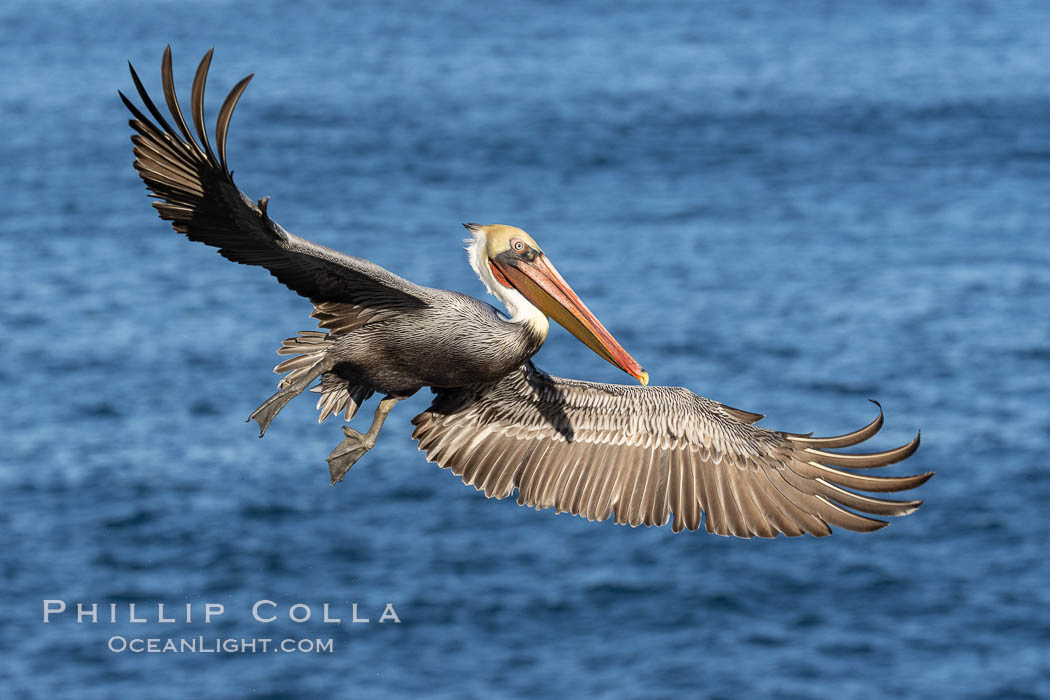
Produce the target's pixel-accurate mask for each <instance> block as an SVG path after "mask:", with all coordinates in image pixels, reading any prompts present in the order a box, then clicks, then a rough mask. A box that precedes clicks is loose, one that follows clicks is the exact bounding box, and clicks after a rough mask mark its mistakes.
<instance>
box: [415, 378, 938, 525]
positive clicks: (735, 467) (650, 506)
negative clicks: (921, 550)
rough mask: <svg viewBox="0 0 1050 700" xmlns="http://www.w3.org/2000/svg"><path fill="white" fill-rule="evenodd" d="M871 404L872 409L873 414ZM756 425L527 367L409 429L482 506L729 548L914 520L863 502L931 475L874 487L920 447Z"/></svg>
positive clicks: (688, 399)
mask: <svg viewBox="0 0 1050 700" xmlns="http://www.w3.org/2000/svg"><path fill="white" fill-rule="evenodd" d="M876 405H877V404H876ZM760 417H761V416H759V414H755V413H750V412H747V411H740V410H739V409H734V408H730V407H728V406H724V405H722V404H719V403H717V402H714V401H711V400H709V399H705V398H703V397H701V396H697V395H696V394H694V393H692V392H691V391H688V390H687V389H682V388H676V387H652V386H650V387H637V386H620V385H613V384H595V383H591V382H581V381H575V380H569V379H561V378H559V377H553V376H551V375H548V374H546V373H544V372H542V371H540V370H538V369H536V368H535V367H534V366H532V364H531V363H529V364H526V365H525V366H523V367H522V368H521V369H520V370H518V371H515V372H513V373H511V374H510V375H508V376H506V377H504V378H503V379H501V380H499V381H498V382H494V383H491V384H487V385H476V386H472V387H465V388H461V389H454V390H440V391H438V392H437V396H436V397H435V399H434V402H433V404H432V405H431V406H430V408H429V409H428V410H426V411H424V412H423V413H421V414H419V415H418V416H416V417H415V418H414V419H413V421H412V422H413V424H414V425H415V426H416V427H415V431H414V432H413V435H412V436H413V437H414V438H415V439H416V440H418V441H419V448H420V449H421V450H423V451H424V452H425V453H426V455H427V459H428V460H429V461H432V462H436V463H437V464H438V465H439V466H441V467H444V468H446V469H449V470H450V471H452V473H453V474H456V475H457V476H460V477H461V478H462V479H463V481H464V482H465V483H467V484H469V485H472V486H474V487H475V488H476V489H478V490H480V491H483V492H484V493H485V495H486V496H488V497H490V498H506V497H507V496H510V495H511V494H512V493H514V491H515V489H516V490H517V492H518V503H519V504H521V505H528V506H532V507H534V508H536V509H540V508H551V507H553V508H555V509H556V511H557V512H569V513H573V514H575V515H579V516H582V517H585V518H587V519H588V520H606V519H608V518H610V517H611V518H613V519H614V521H615V522H616V523H617V524H627V525H631V526H637V525H663V524H665V523H667V522H668V521H670V522H671V529H672V530H673V531H675V532H679V531H681V530H696V529H698V528H699V527H700V525H701V523H703V524H704V526H705V527H706V529H707V530H708V532H714V533H717V534H720V535H735V536H737V537H752V536H758V537H775V536H776V535H777V534H779V533H784V534H785V535H788V536H798V535H801V534H803V533H809V534H811V535H815V536H824V535H828V534H830V533H831V528H833V527H839V528H845V529H848V530H855V531H859V532H868V531H871V530H877V529H879V528H882V527H884V526H885V525H886V524H887V523H886V521H884V520H879V519H876V518H873V517H869V516H873V515H874V516H900V515H907V514H908V513H911V512H912V511H914V510H915V509H916V508H918V507H919V505H921V501H915V500H911V501H897V500H889V499H883V498H876V497H874V496H871V495H868V494H867V493H861V492H864V491H866V492H869V493H872V492H874V493H882V492H895V491H904V490H907V489H912V488H915V487H917V486H919V485H921V484H923V483H924V482H925V481H926V480H927V479H929V478H930V477H931V476H932V475H933V473H932V472H927V473H925V474H918V475H915V476H903V477H895V476H886V477H877V476H869V475H867V474H857V473H854V472H852V471H848V470H847V469H842V468H840V467H848V468H861V469H871V468H877V467H882V466H886V465H889V464H893V463H895V462H898V461H900V460H902V459H905V458H907V457H909V456H911V454H913V453H914V452H915V450H916V449H917V448H918V446H919V438H918V436H916V438H915V439H914V440H912V441H911V442H909V443H908V444H907V445H903V446H901V447H899V448H896V449H893V450H887V451H885V452H877V453H868V454H856V455H854V454H842V453H838V452H828V451H827V449H826V448H831V447H845V446H849V445H855V444H858V443H860V442H863V441H864V440H867V439H868V438H870V437H872V436H873V435H874V434H875V433H876V432H878V430H879V428H880V427H881V426H882V422H883V417H882V409H881V407H879V416H878V417H877V418H876V419H875V420H874V421H872V422H871V423H870V424H868V425H867V426H865V427H863V428H861V429H859V430H857V431H854V432H852V433H848V434H845V435H840V436H835V437H827V438H814V437H809V436H801V435H793V434H788V433H782V432H776V431H771V430H767V429H765V428H760V427H758V426H755V425H753V423H754V422H755V421H757V420H758V419H759V418H760Z"/></svg>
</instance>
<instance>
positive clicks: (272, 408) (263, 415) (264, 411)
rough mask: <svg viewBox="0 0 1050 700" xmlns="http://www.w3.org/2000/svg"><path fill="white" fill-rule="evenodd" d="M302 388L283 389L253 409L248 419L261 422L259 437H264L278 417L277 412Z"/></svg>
mask: <svg viewBox="0 0 1050 700" xmlns="http://www.w3.org/2000/svg"><path fill="white" fill-rule="evenodd" d="M301 391H302V389H299V390H298V391H296V390H293V389H281V390H280V391H278V392H277V393H276V394H274V395H273V396H271V397H270V398H268V399H266V401H264V402H263V403H262V405H261V406H259V408H257V409H255V410H254V411H252V414H251V415H250V416H248V420H250V421H252V420H253V421H256V422H257V423H258V424H259V437H262V436H263V435H264V434H265V433H266V428H267V427H269V425H270V422H271V421H273V419H274V418H276V417H277V414H278V413H280V412H281V409H282V408H284V407H285V405H286V404H287V403H288V402H289V401H291V400H292V399H294V398H295V397H296V396H298V395H299V393H300V392H301Z"/></svg>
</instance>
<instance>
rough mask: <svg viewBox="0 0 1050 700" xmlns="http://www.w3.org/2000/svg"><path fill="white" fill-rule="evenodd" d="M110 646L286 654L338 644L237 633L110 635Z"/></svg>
mask: <svg viewBox="0 0 1050 700" xmlns="http://www.w3.org/2000/svg"><path fill="white" fill-rule="evenodd" d="M107 646H108V647H109V650H110V651H112V652H116V653H118V654H119V653H123V652H131V653H132V654H220V653H222V654H255V653H266V652H280V653H284V654H295V653H301V654H331V653H332V652H333V651H335V644H334V641H333V640H332V638H331V637H328V638H327V639H280V640H274V639H271V638H268V637H263V638H252V639H244V638H235V637H227V638H221V637H211V638H208V637H205V636H203V635H201V636H198V637H181V638H178V639H173V638H171V637H167V638H159V637H147V638H143V637H131V638H130V639H129V638H127V637H121V636H120V635H117V636H113V637H110V638H109V643H108V645H107Z"/></svg>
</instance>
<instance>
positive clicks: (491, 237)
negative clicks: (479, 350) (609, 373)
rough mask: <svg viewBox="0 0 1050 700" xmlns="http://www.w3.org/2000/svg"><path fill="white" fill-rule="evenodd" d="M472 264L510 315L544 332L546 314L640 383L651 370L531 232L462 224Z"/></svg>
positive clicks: (510, 228)
mask: <svg viewBox="0 0 1050 700" xmlns="http://www.w3.org/2000/svg"><path fill="white" fill-rule="evenodd" d="M463 226H464V228H466V229H467V230H468V231H470V233H471V235H472V236H473V237H472V238H471V239H470V240H468V244H469V245H468V248H467V252H468V255H469V258H470V265H471V267H473V268H474V271H475V272H476V273H477V274H478V277H480V278H481V281H482V282H484V283H485V286H486V287H487V288H488V290H489V293H491V294H492V295H493V296H495V297H497V298H499V299H500V300H501V301H502V302H503V303H504V304H506V306H507V310H508V311H509V312H510V314H511V321H514V322H521V323H530V324H532V325H533V327H534V328H536V330H537V331H538V332H539V333H540V334H541V336H544V337H545V336H546V335H547V328H548V322H547V319H548V318H553V319H554V320H555V321H557V322H558V323H559V324H561V325H562V326H563V327H564V328H565V329H566V330H567V331H569V332H570V333H572V334H573V335H574V336H576V337H577V338H579V340H580V341H581V342H582V343H583V344H584V345H586V346H587V347H589V348H590V349H591V350H593V351H594V352H596V353H598V354H599V355H600V356H602V357H604V358H605V359H606V360H608V361H609V362H610V363H612V364H613V365H615V366H616V367H619V368H620V369H622V370H623V371H624V372H626V373H627V374H629V375H631V376H632V377H634V378H635V379H637V380H638V381H640V382H641V383H642V385H643V386H644V385H646V384H648V383H649V373H648V372H646V371H645V370H644V369H643V368H642V366H641V365H640V364H638V362H637V361H636V360H635V359H634V358H633V357H631V356H630V355H628V354H627V351H626V350H624V349H623V347H622V346H621V345H620V344H619V343H618V342H616V339H615V338H613V337H612V335H611V334H610V333H609V331H607V330H605V326H603V325H602V324H601V322H600V321H598V319H597V318H595V316H594V314H592V313H591V311H590V309H588V308H587V306H586V305H585V304H584V303H583V302H582V301H581V300H580V297H579V296H577V295H576V292H574V291H572V287H570V286H569V283H568V282H566V281H565V280H564V279H563V278H562V276H561V275H560V274H559V273H558V270H557V269H555V267H554V265H552V264H551V262H550V261H549V260H548V259H547V256H546V255H544V254H543V249H541V248H540V246H539V244H538V243H536V241H535V240H533V238H532V236H530V235H529V234H527V233H525V232H524V231H522V230H521V229H520V228H515V227H514V226H504V225H502V224H494V225H491V226H482V225H481V224H463Z"/></svg>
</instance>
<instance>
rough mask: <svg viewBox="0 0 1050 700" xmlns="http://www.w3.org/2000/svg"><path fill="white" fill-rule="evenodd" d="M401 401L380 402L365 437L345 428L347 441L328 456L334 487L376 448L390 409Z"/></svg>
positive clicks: (347, 427)
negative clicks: (367, 453)
mask: <svg viewBox="0 0 1050 700" xmlns="http://www.w3.org/2000/svg"><path fill="white" fill-rule="evenodd" d="M400 400H401V399H398V398H394V397H392V396H387V397H385V398H384V399H383V400H382V401H380V402H379V406H377V407H376V412H375V416H374V417H373V418H372V427H370V428H369V429H368V432H367V433H365V434H364V435H362V434H361V433H359V432H357V431H356V430H354V429H353V428H351V427H350V426H346V425H344V426H343V434H345V435H346V439H345V440H343V441H342V442H341V443H339V444H338V445H336V447H335V449H334V450H332V453H331V454H329V455H328V473H329V475H330V476H331V477H332V486H335V485H336V484H338V483H339V482H340V481H342V480H343V477H345V476H346V473H347V472H348V471H350V467H352V466H354V463H355V462H357V460H359V459H361V457H363V456H364V454H365V452H368V451H369V450H370V449H372V448H373V447H375V444H376V438H377V437H378V436H379V429H380V428H382V427H383V421H385V420H386V417H387V414H389V413H390V409H392V408H393V407H394V406H395V405H397V402H398V401H400Z"/></svg>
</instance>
